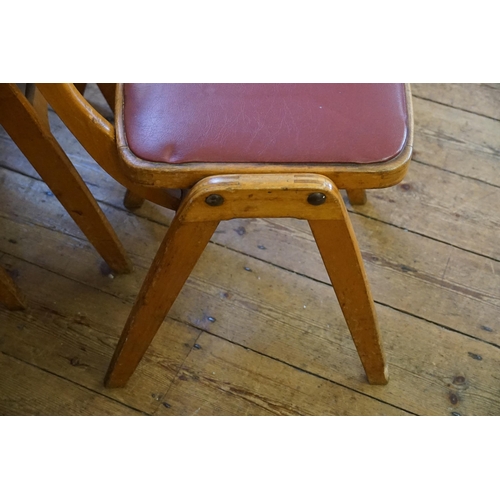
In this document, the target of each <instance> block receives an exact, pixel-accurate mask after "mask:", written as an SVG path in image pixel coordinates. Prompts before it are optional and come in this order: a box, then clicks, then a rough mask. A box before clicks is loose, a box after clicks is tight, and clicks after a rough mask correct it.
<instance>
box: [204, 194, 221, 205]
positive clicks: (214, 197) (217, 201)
mask: <svg viewBox="0 0 500 500" xmlns="http://www.w3.org/2000/svg"><path fill="white" fill-rule="evenodd" d="M205 203H206V204H207V205H210V206H211V207H220V206H221V205H222V204H223V203H224V198H223V197H222V196H221V195H220V194H211V195H209V196H207V197H206V198H205Z"/></svg>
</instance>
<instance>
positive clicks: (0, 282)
mask: <svg viewBox="0 0 500 500" xmlns="http://www.w3.org/2000/svg"><path fill="white" fill-rule="evenodd" d="M0 302H1V303H2V304H5V306H6V307H7V309H10V310H12V311H16V310H18V309H24V308H25V307H26V305H25V302H24V297H23V295H22V294H21V292H20V291H19V289H18V288H17V286H16V285H15V284H14V282H13V281H12V278H11V277H10V276H9V275H8V274H7V271H5V269H3V268H2V267H0Z"/></svg>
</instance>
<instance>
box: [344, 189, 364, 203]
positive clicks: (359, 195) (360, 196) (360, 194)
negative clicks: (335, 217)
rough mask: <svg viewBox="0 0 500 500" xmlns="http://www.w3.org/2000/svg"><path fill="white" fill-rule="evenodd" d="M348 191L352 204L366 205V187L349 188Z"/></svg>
mask: <svg viewBox="0 0 500 500" xmlns="http://www.w3.org/2000/svg"><path fill="white" fill-rule="evenodd" d="M346 191H347V197H348V198H349V201H350V202H351V205H364V204H365V203H366V190H365V189H347V190H346Z"/></svg>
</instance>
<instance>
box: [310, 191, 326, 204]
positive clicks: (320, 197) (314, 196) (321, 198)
mask: <svg viewBox="0 0 500 500" xmlns="http://www.w3.org/2000/svg"><path fill="white" fill-rule="evenodd" d="M325 201H326V196H325V195H324V194H323V193H311V194H310V195H309V196H308V197H307V202H308V203H310V204H311V205H323V203H325Z"/></svg>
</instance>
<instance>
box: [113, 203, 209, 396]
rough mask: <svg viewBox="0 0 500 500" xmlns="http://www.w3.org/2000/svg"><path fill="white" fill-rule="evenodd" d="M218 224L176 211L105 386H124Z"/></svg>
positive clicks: (122, 337)
mask: <svg viewBox="0 0 500 500" xmlns="http://www.w3.org/2000/svg"><path fill="white" fill-rule="evenodd" d="M181 215H182V211H181ZM217 225H218V222H217V221H210V222H198V223H196V222H193V223H186V222H182V221H181V218H180V217H179V214H178V215H176V217H175V218H174V220H173V222H172V225H171V226H170V228H169V230H168V232H167V234H166V236H165V238H164V239H163V242H162V244H161V246H160V248H159V250H158V252H157V253H156V256H155V259H154V261H153V264H152V265H151V268H150V269H149V272H148V274H147V276H146V279H145V280H144V283H143V285H142V288H141V291H140V292H139V295H138V297H137V299H136V302H135V304H134V307H133V308H132V311H131V313H130V316H129V318H128V320H127V323H126V325H125V328H124V329H123V333H122V336H121V338H120V340H119V342H118V346H117V348H116V350H115V353H114V355H113V359H112V360H111V363H110V366H109V369H108V373H107V374H106V378H105V381H104V384H105V386H106V387H109V388H113V387H124V386H125V384H126V383H127V381H128V379H129V378H130V377H131V375H132V374H133V373H134V370H135V369H136V367H137V365H138V364H139V362H140V360H141V359H142V357H143V356H144V354H145V352H146V350H147V348H148V347H149V344H150V343H151V342H152V340H153V338H154V336H155V334H156V332H157V330H158V329H159V328H160V325H161V324H162V322H163V320H164V319H165V316H166V315H167V313H168V311H169V310H170V308H171V306H172V304H173V303H174V301H175V299H176V298H177V295H178V294H179V292H180V291H181V289H182V286H183V285H184V283H185V281H186V280H187V278H188V277H189V274H190V273H191V271H192V269H193V268H194V266H195V264H196V262H197V261H198V258H199V257H200V255H201V253H202V252H203V250H204V248H205V247H206V245H207V243H208V242H209V240H210V238H211V236H212V234H213V232H214V231H215V229H216V227H217Z"/></svg>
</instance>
